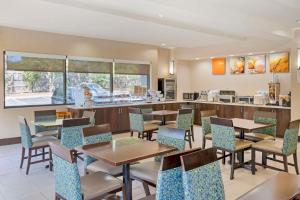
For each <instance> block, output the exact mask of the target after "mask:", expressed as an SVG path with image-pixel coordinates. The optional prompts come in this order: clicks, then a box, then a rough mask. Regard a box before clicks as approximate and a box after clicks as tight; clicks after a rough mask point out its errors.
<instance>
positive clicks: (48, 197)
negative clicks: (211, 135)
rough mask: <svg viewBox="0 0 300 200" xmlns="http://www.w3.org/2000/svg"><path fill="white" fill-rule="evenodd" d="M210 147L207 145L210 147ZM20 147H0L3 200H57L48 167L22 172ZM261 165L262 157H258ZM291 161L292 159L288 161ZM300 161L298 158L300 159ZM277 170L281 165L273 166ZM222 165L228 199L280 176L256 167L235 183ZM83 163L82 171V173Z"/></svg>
mask: <svg viewBox="0 0 300 200" xmlns="http://www.w3.org/2000/svg"><path fill="white" fill-rule="evenodd" d="M195 135H196V138H195V143H194V144H193V147H198V146H200V145H201V143H202V141H201V127H197V126H196V127H195ZM128 136H129V134H128V133H125V134H119V135H115V136H114V137H115V138H119V137H128ZM210 145H211V143H210V142H208V144H207V146H208V147H209V146H210ZM187 146H188V145H187ZM299 151H300V148H298V155H300V152H299ZM20 152H21V148H20V145H9V146H1V147H0V200H53V199H54V180H53V174H52V172H49V170H47V169H45V167H44V166H45V164H43V163H42V164H35V165H32V168H31V170H30V174H29V175H28V176H26V175H25V169H24V168H23V169H19V163H20ZM245 157H246V159H249V158H250V152H246V156H245ZM257 159H258V161H260V157H259V156H257ZM289 159H291V158H289ZM298 159H299V158H298ZM269 163H270V164H274V165H275V166H277V167H282V166H281V164H277V163H272V162H271V161H269ZM220 165H221V169H222V176H223V182H224V186H225V194H226V199H227V200H231V199H236V198H238V197H239V196H240V195H242V194H243V193H245V192H247V191H249V190H250V189H251V188H253V187H255V186H256V185H258V184H260V183H261V182H263V181H264V180H266V179H268V178H270V177H271V176H272V175H274V174H276V173H278V172H277V171H273V170H270V169H263V168H261V167H257V169H258V171H257V173H256V175H255V176H253V175H251V172H250V171H248V170H245V169H237V170H235V179H234V180H230V179H229V175H230V165H228V164H226V165H222V164H221V163H220ZM82 166H83V165H82V162H79V167H80V170H81V173H82V172H83V170H82ZM289 172H290V173H295V171H294V168H293V167H290V166H289ZM151 192H152V193H155V189H154V188H151ZM133 197H134V199H139V198H142V197H144V192H143V188H142V185H141V184H140V183H139V182H136V181H134V182H133Z"/></svg>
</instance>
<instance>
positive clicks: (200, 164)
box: [181, 148, 225, 200]
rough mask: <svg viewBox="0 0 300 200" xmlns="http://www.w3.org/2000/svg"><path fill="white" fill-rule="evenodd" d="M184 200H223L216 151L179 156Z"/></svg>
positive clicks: (210, 149) (209, 150)
mask: <svg viewBox="0 0 300 200" xmlns="http://www.w3.org/2000/svg"><path fill="white" fill-rule="evenodd" d="M181 166H182V169H183V172H182V180H183V188H184V200H196V199H197V200H207V199H210V200H224V199H225V192H224V185H223V180H222V175H221V169H220V165H219V162H218V160H217V155H216V149H215V148H209V149H204V150H201V151H196V152H193V153H190V154H186V155H182V156H181Z"/></svg>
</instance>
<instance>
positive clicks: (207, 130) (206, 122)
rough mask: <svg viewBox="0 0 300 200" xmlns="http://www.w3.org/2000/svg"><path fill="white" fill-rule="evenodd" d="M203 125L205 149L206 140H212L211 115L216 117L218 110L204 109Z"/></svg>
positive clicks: (203, 145)
mask: <svg viewBox="0 0 300 200" xmlns="http://www.w3.org/2000/svg"><path fill="white" fill-rule="evenodd" d="M200 115H201V125H202V149H205V146H206V140H212V135H211V124H210V117H216V116H217V111H216V110H204V111H201V112H200Z"/></svg>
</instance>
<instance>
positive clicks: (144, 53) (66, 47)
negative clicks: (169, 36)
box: [0, 27, 169, 139]
mask: <svg viewBox="0 0 300 200" xmlns="http://www.w3.org/2000/svg"><path fill="white" fill-rule="evenodd" d="M0 50H1V52H3V51H4V50H10V51H21V52H22V51H23V52H36V53H47V54H59V55H70V56H87V57H100V58H117V59H124V60H139V61H150V62H152V69H151V73H152V74H151V76H152V81H151V86H152V88H154V89H156V88H157V77H158V75H159V74H160V75H161V74H163V73H164V72H165V71H166V70H165V69H163V68H164V67H167V66H165V65H164V64H162V63H165V62H166V60H169V53H168V52H167V50H159V49H158V48H157V47H155V46H148V45H139V44H132V43H124V42H117V41H109V40H101V39H93V38H85V37H77V36H69V35H61V34H53V33H45V32H38V31H29V30H21V29H14V28H8V27H0ZM3 68H4V67H3V56H0V72H1V74H3ZM158 68H162V69H160V70H159V73H158ZM3 82H4V80H3V76H1V78H0V93H1V96H0V119H1V120H0V127H1V132H0V139H1V138H10V137H18V136H20V134H19V129H18V123H17V116H18V115H23V116H25V117H26V118H28V121H31V120H32V119H33V112H34V111H35V110H45V109H57V110H63V109H65V106H55V107H52V106H49V107H31V108H14V109H3V107H4V106H3V102H4V94H3V92H4V91H3Z"/></svg>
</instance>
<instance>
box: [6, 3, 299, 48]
mask: <svg viewBox="0 0 300 200" xmlns="http://www.w3.org/2000/svg"><path fill="white" fill-rule="evenodd" d="M0 3H1V7H0V26H1V25H2V26H10V27H16V28H25V29H32V30H39V31H47V32H54V33H63V34H71V35H78V36H87V37H94V38H102V39H110V40H117V41H125V42H134V43H141V44H150V45H156V46H161V45H162V44H165V45H163V46H164V47H169V48H173V47H174V48H177V47H185V48H191V47H208V46H215V45H220V44H224V45H229V44H231V43H232V44H236V43H237V42H240V43H247V42H248V41H252V42H253V40H255V39H257V40H260V41H261V40H267V41H270V42H282V41H284V40H290V39H291V38H293V31H294V29H295V28H297V27H299V28H300V23H297V22H296V21H297V20H299V19H300V1H299V0H264V1H263V0H251V1H249V0H248V1H246V0H226V1H225V0H188V1H187V0H26V1H24V0H0Z"/></svg>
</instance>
